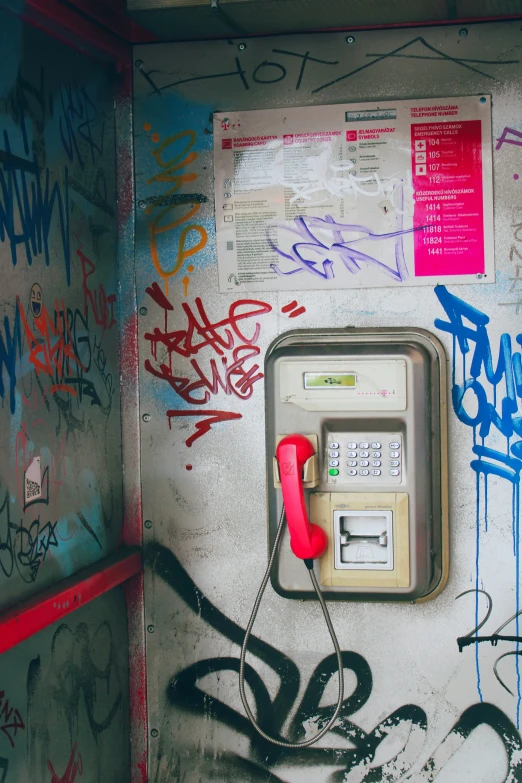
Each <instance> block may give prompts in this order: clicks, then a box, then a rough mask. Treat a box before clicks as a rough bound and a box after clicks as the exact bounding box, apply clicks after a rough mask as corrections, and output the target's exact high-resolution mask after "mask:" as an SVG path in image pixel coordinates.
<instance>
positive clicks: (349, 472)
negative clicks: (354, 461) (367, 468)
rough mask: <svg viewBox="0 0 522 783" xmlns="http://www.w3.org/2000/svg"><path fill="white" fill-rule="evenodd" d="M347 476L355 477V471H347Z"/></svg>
mask: <svg viewBox="0 0 522 783" xmlns="http://www.w3.org/2000/svg"><path fill="white" fill-rule="evenodd" d="M348 475H349V476H356V475H357V471H356V470H349V471H348Z"/></svg>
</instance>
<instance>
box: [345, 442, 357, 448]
mask: <svg viewBox="0 0 522 783" xmlns="http://www.w3.org/2000/svg"><path fill="white" fill-rule="evenodd" d="M346 445H347V446H348V448H349V449H356V448H357V443H347V444H346Z"/></svg>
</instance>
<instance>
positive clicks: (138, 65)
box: [134, 60, 143, 68]
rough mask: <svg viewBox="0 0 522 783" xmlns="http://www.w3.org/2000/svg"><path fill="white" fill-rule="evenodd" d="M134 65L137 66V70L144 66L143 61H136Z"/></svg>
mask: <svg viewBox="0 0 522 783" xmlns="http://www.w3.org/2000/svg"><path fill="white" fill-rule="evenodd" d="M134 65H135V66H136V68H141V67H142V65H143V60H136V62H135V63H134Z"/></svg>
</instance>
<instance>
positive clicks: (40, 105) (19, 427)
mask: <svg viewBox="0 0 522 783" xmlns="http://www.w3.org/2000/svg"><path fill="white" fill-rule="evenodd" d="M0 41H1V43H0V46H1V48H2V51H3V52H4V53H5V63H4V65H3V66H2V73H1V76H0V97H1V101H0V279H1V281H2V284H1V289H0V608H2V607H4V606H6V605H9V604H12V603H13V602H14V601H15V600H20V599H23V598H25V597H26V596H28V595H30V594H32V593H34V592H35V591H39V590H41V589H42V588H43V587H45V586H46V585H48V584H50V583H52V582H54V581H56V580H58V579H60V578H62V577H65V576H68V575H69V574H71V573H73V572H75V571H76V570H77V569H78V568H80V567H82V566H84V565H86V564H88V563H91V562H93V561H95V560H97V559H99V558H101V557H104V556H105V555H107V554H108V553H109V552H110V551H111V550H113V549H114V547H115V545H116V542H117V539H118V536H119V533H120V529H121V516H122V514H121V494H122V490H121V481H122V477H121V474H122V469H121V424H120V414H119V390H118V386H119V370H118V332H119V329H118V325H117V319H118V312H117V308H116V291H117V269H116V217H115V214H116V198H115V195H116V188H115V133H114V108H113V89H114V87H113V82H112V80H111V76H110V74H111V71H110V68H109V66H104V65H102V64H100V63H98V62H96V61H95V60H93V59H91V58H89V57H87V56H83V55H80V54H79V53H78V52H75V51H73V50H71V49H68V48H67V47H65V46H64V45H62V44H61V43H59V42H58V41H57V40H55V39H50V38H46V37H45V36H44V35H43V34H42V33H41V32H39V31H37V30H36V29H34V28H30V27H29V26H24V25H23V24H22V22H21V21H20V20H19V19H18V18H17V17H15V16H12V15H10V14H8V13H6V12H5V11H2V12H0ZM38 460H40V462H39V465H38ZM26 478H27V479H28V481H29V482H32V483H28V485H27V491H26V488H25V479H26Z"/></svg>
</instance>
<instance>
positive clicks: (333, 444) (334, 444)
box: [328, 443, 339, 449]
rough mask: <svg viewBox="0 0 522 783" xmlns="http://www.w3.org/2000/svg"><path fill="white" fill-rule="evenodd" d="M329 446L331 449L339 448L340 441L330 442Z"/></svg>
mask: <svg viewBox="0 0 522 783" xmlns="http://www.w3.org/2000/svg"><path fill="white" fill-rule="evenodd" d="M328 448H329V449H338V448H339V444H338V443H329V444H328Z"/></svg>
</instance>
